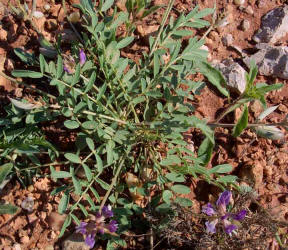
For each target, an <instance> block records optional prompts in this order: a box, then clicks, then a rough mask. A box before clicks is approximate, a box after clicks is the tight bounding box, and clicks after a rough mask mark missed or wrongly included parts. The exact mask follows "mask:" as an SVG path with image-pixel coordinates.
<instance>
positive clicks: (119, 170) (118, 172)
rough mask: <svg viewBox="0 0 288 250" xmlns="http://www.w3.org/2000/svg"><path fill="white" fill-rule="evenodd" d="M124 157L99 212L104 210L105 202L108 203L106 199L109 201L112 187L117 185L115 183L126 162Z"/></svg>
mask: <svg viewBox="0 0 288 250" xmlns="http://www.w3.org/2000/svg"><path fill="white" fill-rule="evenodd" d="M123 158H124V157H123ZM123 158H122V161H121V163H120V164H119V166H118V168H117V171H116V173H115V176H114V177H113V179H112V182H111V184H110V187H109V189H108V190H107V192H106V194H105V196H104V198H103V200H102V202H101V205H100V208H99V212H101V210H102V208H103V206H104V205H105V203H106V201H107V199H108V197H109V195H110V193H111V191H112V189H113V188H114V185H115V183H116V181H117V178H118V175H119V174H120V172H121V169H122V166H123V164H124V162H125V159H123Z"/></svg>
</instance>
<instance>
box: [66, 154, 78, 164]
mask: <svg viewBox="0 0 288 250" xmlns="http://www.w3.org/2000/svg"><path fill="white" fill-rule="evenodd" d="M64 157H65V158H66V159H67V160H69V161H71V162H73V163H81V159H80V158H79V156H78V155H76V154H72V153H66V154H64Z"/></svg>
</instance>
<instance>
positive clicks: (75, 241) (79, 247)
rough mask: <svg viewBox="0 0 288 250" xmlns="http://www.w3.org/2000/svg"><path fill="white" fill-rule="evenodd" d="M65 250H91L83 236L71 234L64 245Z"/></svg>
mask: <svg viewBox="0 0 288 250" xmlns="http://www.w3.org/2000/svg"><path fill="white" fill-rule="evenodd" d="M62 249H63V250H89V249H90V247H89V246H88V245H86V244H85V241H84V237H83V235H82V234H77V233H74V234H71V235H70V236H69V237H68V238H67V239H66V240H64V241H63V243H62Z"/></svg>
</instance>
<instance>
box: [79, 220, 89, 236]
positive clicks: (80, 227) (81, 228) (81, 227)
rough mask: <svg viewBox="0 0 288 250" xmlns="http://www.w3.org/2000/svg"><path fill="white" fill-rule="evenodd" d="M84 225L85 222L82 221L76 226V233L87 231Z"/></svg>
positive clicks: (85, 224)
mask: <svg viewBox="0 0 288 250" xmlns="http://www.w3.org/2000/svg"><path fill="white" fill-rule="evenodd" d="M86 226H87V223H86V222H83V221H82V222H81V223H80V225H79V226H77V227H76V233H81V234H86V233H87V230H86Z"/></svg>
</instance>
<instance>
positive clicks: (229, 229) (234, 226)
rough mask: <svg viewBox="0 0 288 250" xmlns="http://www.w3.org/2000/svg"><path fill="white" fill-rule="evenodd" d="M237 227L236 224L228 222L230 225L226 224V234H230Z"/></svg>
mask: <svg viewBox="0 0 288 250" xmlns="http://www.w3.org/2000/svg"><path fill="white" fill-rule="evenodd" d="M236 229H237V226H236V225H234V224H230V225H228V226H226V227H225V232H226V233H227V234H231V233H232V232H233V231H234V230H236Z"/></svg>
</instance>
